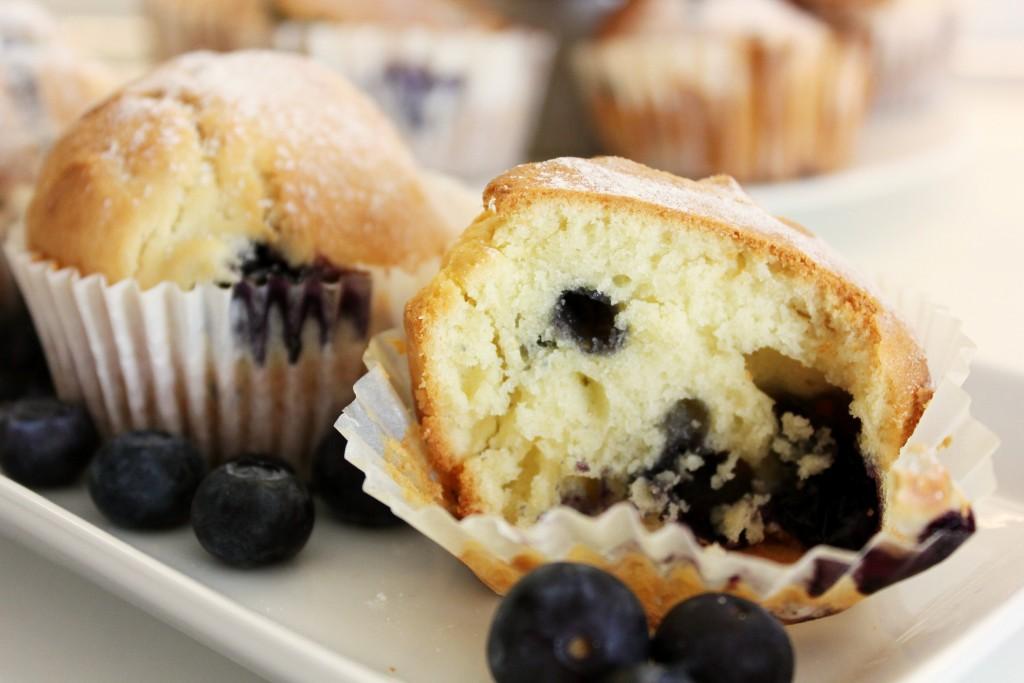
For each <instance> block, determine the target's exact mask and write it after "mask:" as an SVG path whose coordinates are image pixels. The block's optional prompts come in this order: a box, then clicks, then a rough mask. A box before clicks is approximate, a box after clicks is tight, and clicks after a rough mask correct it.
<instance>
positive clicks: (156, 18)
mask: <svg viewBox="0 0 1024 683" xmlns="http://www.w3.org/2000/svg"><path fill="white" fill-rule="evenodd" d="M272 10H273V8H272V2H271V0H145V1H144V2H143V11H144V13H145V15H146V16H147V17H148V18H149V19H150V21H151V23H152V25H153V29H154V30H155V35H156V45H155V46H154V47H155V56H156V57H157V59H166V58H168V57H173V56H174V55H178V54H181V53H183V52H190V51H192V50H217V51H219V52H228V51H231V50H243V49H246V48H253V47H264V46H266V45H267V44H268V43H269V40H270V32H271V27H272V25H273V11H272Z"/></svg>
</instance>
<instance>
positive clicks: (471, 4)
mask: <svg viewBox="0 0 1024 683" xmlns="http://www.w3.org/2000/svg"><path fill="white" fill-rule="evenodd" d="M279 5H280V7H281V10H282V15H283V16H285V17H287V18H288V21H287V22H285V23H283V24H282V25H280V26H279V27H278V29H277V30H276V31H275V36H274V45H275V46H276V47H279V48H282V49H288V50H295V51H298V52H301V53H304V54H308V55H311V56H313V57H315V58H316V59H318V60H320V61H323V62H324V63H326V64H328V65H329V66H331V67H332V68H334V69H337V70H338V71H339V72H341V73H342V74H344V75H345V76H347V77H348V78H349V79H351V80H352V81H353V82H355V83H356V84H358V85H359V86H360V87H362V88H363V89H364V90H366V91H367V92H368V93H369V94H370V95H371V96H372V97H373V98H374V100H376V102H377V103H378V104H379V105H380V107H381V108H382V109H383V110H384V111H385V112H386V113H387V114H388V116H389V117H390V118H391V119H392V121H394V122H395V124H396V125H397V126H398V128H399V130H400V131H401V132H402V134H403V135H404V137H405V139H406V140H407V141H408V142H409V144H410V146H411V147H412V149H413V151H414V153H415V154H416V156H417V157H418V158H419V160H420V161H421V162H422V163H423V164H424V165H426V166H427V167H429V168H434V169H437V170H440V171H444V172H446V173H452V174H455V175H459V176H461V177H464V178H469V179H473V180H479V184H480V185H483V183H484V181H485V179H486V178H490V177H491V176H493V175H494V174H495V173H498V172H500V171H502V170H504V169H506V168H508V167H510V166H512V165H513V164H516V163H520V162H521V161H524V160H525V157H526V151H527V147H528V145H529V143H530V140H531V137H532V133H533V129H534V126H535V121H536V118H537V115H538V113H539V108H540V104H541V101H542V98H543V96H544V94H545V86H546V83H547V77H548V72H549V69H550V62H551V58H552V56H553V50H554V45H553V41H552V40H551V39H550V38H549V37H548V36H547V35H545V34H543V33H541V32H539V31H537V30H532V29H527V28H524V27H522V26H518V25H515V24H512V23H510V22H509V21H507V20H506V19H505V18H504V17H503V16H501V15H500V14H497V13H496V12H495V11H494V9H493V7H492V6H490V5H489V4H488V3H487V2H483V1H481V0H430V1H429V2H423V1H421V0H385V1H384V2H374V1H372V0H279Z"/></svg>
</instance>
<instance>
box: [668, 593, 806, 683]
mask: <svg viewBox="0 0 1024 683" xmlns="http://www.w3.org/2000/svg"><path fill="white" fill-rule="evenodd" d="M651 651H652V655H653V657H654V659H655V661H658V662H662V663H665V664H675V665H683V666H685V667H686V669H687V671H688V672H689V674H690V676H691V677H692V678H693V679H694V681H697V682H699V683H705V682H707V683H789V681H792V680H793V646H792V644H791V643H790V642H789V636H787V635H786V630H785V629H784V628H783V627H782V624H781V623H779V621H778V620H777V619H775V617H773V616H772V615H771V614H769V613H768V612H767V611H765V610H764V609H763V608H762V607H760V606H758V605H756V604H754V603H752V602H750V601H749V600H744V599H743V598H738V597H736V596H734V595H727V594H725V593H705V594H703V595H698V596H697V597H695V598H690V599H689V600H686V601H684V602H681V603H679V604H678V605H676V606H675V607H673V608H672V610H671V611H670V612H669V613H668V614H667V615H665V618H664V620H663V621H662V622H661V625H660V626H658V630H657V632H655V634H654V640H653V642H652V646H651Z"/></svg>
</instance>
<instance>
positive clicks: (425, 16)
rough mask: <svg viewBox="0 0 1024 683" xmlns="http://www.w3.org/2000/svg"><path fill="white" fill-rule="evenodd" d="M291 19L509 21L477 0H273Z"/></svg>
mask: <svg viewBox="0 0 1024 683" xmlns="http://www.w3.org/2000/svg"><path fill="white" fill-rule="evenodd" d="M274 4H275V5H276V8H277V11H278V12H279V13H280V14H281V15H283V16H285V17H288V18H289V19H300V20H306V21H317V20H322V21H342V22H360V23H373V24H388V25H393V26H429V27H431V28H465V27H469V26H473V27H480V28H497V27H500V26H502V25H503V24H505V23H507V22H506V21H505V20H504V19H503V18H502V17H501V16H500V15H499V14H498V13H497V12H495V11H494V10H493V9H492V8H491V7H488V6H487V5H486V4H485V3H482V2H479V1H478V0H274Z"/></svg>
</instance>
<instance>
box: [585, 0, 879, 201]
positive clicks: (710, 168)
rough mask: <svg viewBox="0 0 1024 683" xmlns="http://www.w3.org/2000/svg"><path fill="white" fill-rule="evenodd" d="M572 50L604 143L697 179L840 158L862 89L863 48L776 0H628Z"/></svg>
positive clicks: (838, 162) (796, 169)
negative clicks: (588, 39) (589, 39)
mask: <svg viewBox="0 0 1024 683" xmlns="http://www.w3.org/2000/svg"><path fill="white" fill-rule="evenodd" d="M576 57H577V59H576V66H577V69H578V72H579V76H580V81H581V85H582V87H583V90H584V93H585V96H586V98H587V100H588V102H589V105H590V108H591V111H592V115H593V120H594V123H595V125H596V127H597V130H598V133H599V134H600V135H601V137H602V139H603V142H604V144H605V146H606V147H607V148H608V151H611V152H614V153H617V154H621V155H623V156H628V157H631V158H633V159H636V160H638V161H641V162H644V163H646V164H648V165H651V166H655V167H658V168H662V169H665V170H668V171H672V172H674V173H677V174H681V175H690V176H694V177H698V176H703V175H709V174H713V173H720V172H721V173H728V174H730V175H733V176H735V177H737V178H738V179H740V180H744V181H752V180H753V181H767V180H780V179H785V178H792V177H796V176H801V175H808V174H814V173H821V172H824V171H828V170H832V169H835V168H838V167H841V166H842V165H843V164H845V163H846V162H847V161H848V160H849V158H850V156H851V154H852V151H853V147H854V143H855V141H856V138H857V134H858V132H859V130H860V128H861V125H862V122H863V118H864V113H865V109H866V105H867V100H868V94H869V70H868V65H867V58H866V55H865V54H864V50H863V49H862V47H861V46H860V45H858V44H857V43H856V42H853V41H847V40H843V39H840V38H839V37H837V35H836V34H834V33H833V32H832V31H831V30H830V29H829V27H828V26H827V25H826V24H825V23H823V22H821V21H819V20H818V19H816V18H815V17H813V16H812V15H810V14H807V13H805V12H802V11H801V10H798V9H796V8H794V7H792V6H790V5H788V4H786V2H784V0H715V2H700V1H698V0H634V1H633V2H630V3H629V4H628V5H627V6H626V7H625V8H624V9H623V10H622V11H620V12H618V13H616V14H615V15H613V16H612V17H611V18H610V19H609V21H608V22H606V24H605V26H604V27H603V28H602V30H601V31H600V33H599V35H598V37H597V38H596V39H595V40H594V41H592V42H590V43H588V44H586V45H583V46H581V48H580V49H579V50H578V53H577V55H576Z"/></svg>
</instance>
